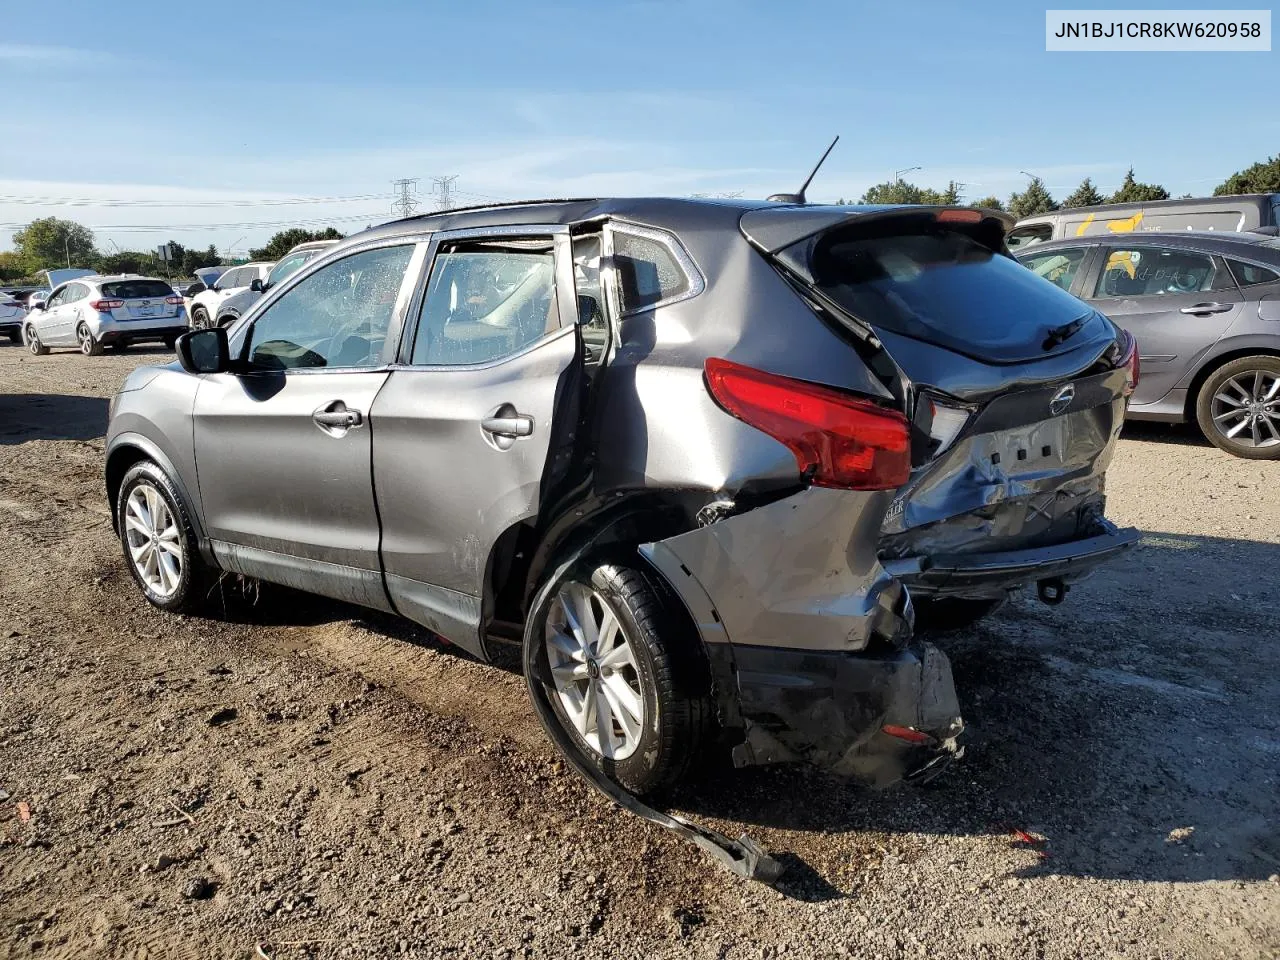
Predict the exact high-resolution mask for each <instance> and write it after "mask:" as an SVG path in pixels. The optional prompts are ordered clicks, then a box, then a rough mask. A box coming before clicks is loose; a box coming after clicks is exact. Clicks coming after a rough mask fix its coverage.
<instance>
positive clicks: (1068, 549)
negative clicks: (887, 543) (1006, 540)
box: [884, 520, 1142, 597]
mask: <svg viewBox="0 0 1280 960" xmlns="http://www.w3.org/2000/svg"><path fill="white" fill-rule="evenodd" d="M1101 522H1102V530H1103V532H1102V533H1099V534H1097V535H1095V536H1092V537H1086V538H1084V539H1082V540H1072V541H1070V542H1068V543H1060V544H1055V545H1054V546H1049V547H1034V548H1031V549H1026V550H1006V551H1003V552H999V553H956V554H936V555H934V556H916V557H903V558H901V559H898V560H889V561H886V562H885V563H884V568H885V570H887V571H888V572H889V573H890V574H891V575H892V576H894V577H895V578H897V579H898V580H899V581H901V582H902V583H904V584H906V586H907V588H908V589H909V590H910V591H911V593H912V594H913V595H915V596H956V597H982V596H1000V595H1001V594H1002V593H1003V592H1004V591H1006V590H1010V589H1013V588H1015V587H1020V586H1025V585H1026V584H1029V583H1032V582H1036V581H1040V580H1062V581H1064V582H1067V583H1069V582H1071V581H1073V580H1079V579H1081V578H1082V577H1084V576H1086V575H1088V574H1089V573H1091V572H1092V571H1093V569H1094V568H1095V567H1098V566H1100V565H1101V564H1104V563H1106V562H1108V561H1110V560H1113V559H1115V558H1116V557H1118V556H1119V555H1120V554H1122V553H1124V552H1125V551H1126V550H1129V549H1130V548H1132V547H1133V546H1134V544H1136V543H1137V542H1138V540H1139V539H1141V536H1142V535H1141V534H1140V533H1139V532H1138V531H1137V530H1135V529H1134V528H1132V527H1128V528H1125V529H1123V530H1122V529H1118V528H1117V527H1116V526H1115V525H1114V524H1112V523H1111V522H1110V521H1107V520H1103V521H1101Z"/></svg>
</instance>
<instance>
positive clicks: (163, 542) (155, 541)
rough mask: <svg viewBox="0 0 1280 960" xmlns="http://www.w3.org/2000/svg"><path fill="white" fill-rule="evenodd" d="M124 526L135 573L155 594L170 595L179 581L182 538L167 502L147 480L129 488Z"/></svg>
mask: <svg viewBox="0 0 1280 960" xmlns="http://www.w3.org/2000/svg"><path fill="white" fill-rule="evenodd" d="M124 530H125V538H126V540H127V541H128V547H129V558H130V561H131V562H132V563H133V568H134V570H135V571H136V572H137V574H138V577H139V578H140V579H141V580H142V582H143V583H145V584H146V585H147V588H148V589H149V590H151V591H152V592H154V593H155V594H156V595H157V596H159V597H162V598H163V597H171V596H173V594H174V593H175V592H176V591H177V589H178V587H179V585H180V584H181V583H182V541H181V539H180V538H179V536H178V524H177V522H176V521H175V519H174V516H173V513H172V512H171V511H170V510H169V505H168V504H167V503H165V500H164V497H163V496H161V494H160V492H159V491H158V490H156V488H155V487H153V486H151V485H150V484H149V483H140V484H138V485H137V486H136V487H134V488H133V490H131V491H130V493H129V499H128V500H127V501H126V503H125V515H124Z"/></svg>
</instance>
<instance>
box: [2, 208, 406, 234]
mask: <svg viewBox="0 0 1280 960" xmlns="http://www.w3.org/2000/svg"><path fill="white" fill-rule="evenodd" d="M385 216H386V215H385V214H377V213H356V214H348V215H343V216H339V217H316V218H310V219H289V220H244V221H239V222H234V223H100V224H92V223H91V224H85V226H87V227H88V228H89V229H90V230H101V231H104V232H112V231H114V232H117V233H150V232H155V233H159V232H164V231H169V230H256V229H259V228H269V227H277V228H279V227H309V226H326V225H328V224H331V223H353V222H360V221H364V222H365V223H368V222H370V221H371V220H372V221H374V222H376V223H381V222H382V221H383V220H384V219H385ZM26 226H28V224H26V223H23V222H16V223H0V229H10V230H17V229H22V228H23V227H26Z"/></svg>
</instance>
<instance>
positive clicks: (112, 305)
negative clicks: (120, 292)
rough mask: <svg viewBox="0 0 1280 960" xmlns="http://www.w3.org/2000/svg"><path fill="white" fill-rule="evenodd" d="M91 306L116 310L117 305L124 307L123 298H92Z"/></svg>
mask: <svg viewBox="0 0 1280 960" xmlns="http://www.w3.org/2000/svg"><path fill="white" fill-rule="evenodd" d="M89 306H90V307H92V308H93V309H94V310H115V309H116V308H117V307H123V306H124V301H123V300H90V301H89Z"/></svg>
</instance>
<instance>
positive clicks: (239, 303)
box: [192, 240, 338, 327]
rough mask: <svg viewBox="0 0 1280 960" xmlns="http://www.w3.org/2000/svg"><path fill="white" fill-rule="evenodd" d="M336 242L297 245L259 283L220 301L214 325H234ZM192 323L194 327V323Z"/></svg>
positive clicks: (312, 242) (313, 241)
mask: <svg viewBox="0 0 1280 960" xmlns="http://www.w3.org/2000/svg"><path fill="white" fill-rule="evenodd" d="M337 242H338V241H337V240H308V241H307V242H306V243H300V244H298V245H297V246H296V247H294V248H293V249H292V250H290V251H289V252H288V253H286V254H285V255H284V256H283V257H281V258H280V260H279V261H278V262H277V263H276V265H275V266H274V267H272V268H271V272H270V273H269V274H268V275H267V277H266V278H265V279H264V280H263V281H262V282H261V283H256V284H254V283H251V284H250V285H249V287H248V289H246V290H241V291H240V292H238V293H234V294H232V295H231V296H229V297H227V298H226V299H225V300H224V301H222V303H221V304H220V305H219V306H218V312H217V313H216V314H215V316H214V321H215V323H217V325H218V326H220V327H226V326H230V325H231V324H233V323H235V322H236V321H237V320H238V319H240V317H242V316H243V315H244V314H246V313H248V312H249V308H250V307H252V306H253V305H254V304H255V303H257V302H258V299H259V298H260V297H261V296H262V295H263V294H264V293H266V292H267V291H268V290H270V289H271V288H272V287H273V286H275V285H276V284H277V283H279V282H280V281H281V280H283V279H285V277H288V276H290V275H291V274H293V273H294V272H295V271H296V270H298V269H299V268H300V267H301V266H302V265H303V264H304V263H306V262H307V261H309V260H314V259H315V258H316V257H318V256H320V254H322V253H324V251H325V250H327V249H329V247H331V246H333V245H334V244H335V243H337ZM192 323H193V325H194V321H192Z"/></svg>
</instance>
